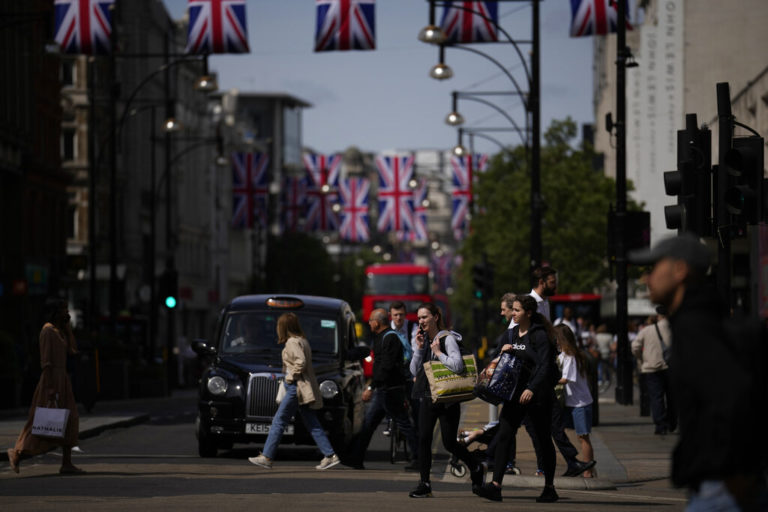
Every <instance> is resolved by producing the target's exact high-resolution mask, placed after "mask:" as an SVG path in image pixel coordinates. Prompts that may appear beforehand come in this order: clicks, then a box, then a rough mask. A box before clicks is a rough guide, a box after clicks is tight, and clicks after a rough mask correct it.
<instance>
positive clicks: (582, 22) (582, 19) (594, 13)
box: [571, 0, 632, 37]
mask: <svg viewBox="0 0 768 512" xmlns="http://www.w3.org/2000/svg"><path fill="white" fill-rule="evenodd" d="M622 1H623V2H624V3H625V5H627V0H622ZM627 7H628V5H627ZM625 12H626V13H627V19H626V20H625V23H626V27H627V30H632V25H631V24H630V23H629V9H627V10H626V11H625ZM571 16H572V17H571V37H582V36H595V35H605V34H609V33H613V32H616V27H617V25H616V22H617V20H618V19H619V5H618V0H571Z"/></svg>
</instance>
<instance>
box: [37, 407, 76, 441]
mask: <svg viewBox="0 0 768 512" xmlns="http://www.w3.org/2000/svg"><path fill="white" fill-rule="evenodd" d="M54 405H58V397H57V400H56V403H55V404H54ZM68 420H69V409H59V408H58V407H39V406H38V407H36V408H35V417H34V419H33V420H32V435H35V436H40V437H52V438H55V439H64V434H66V432H67V421H68Z"/></svg>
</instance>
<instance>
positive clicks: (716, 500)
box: [685, 480, 768, 512]
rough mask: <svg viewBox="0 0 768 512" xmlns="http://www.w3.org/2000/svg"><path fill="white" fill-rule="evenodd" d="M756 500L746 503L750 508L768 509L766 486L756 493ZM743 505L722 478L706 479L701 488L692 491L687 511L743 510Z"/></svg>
mask: <svg viewBox="0 0 768 512" xmlns="http://www.w3.org/2000/svg"><path fill="white" fill-rule="evenodd" d="M756 494H757V495H756V496H755V497H754V499H755V500H756V501H754V502H750V504H748V505H746V506H747V507H748V510H766V509H768V492H766V490H765V487H761V490H760V491H759V492H758V493H756ZM742 510H744V509H742V507H741V506H740V505H739V504H738V503H737V502H736V499H735V498H734V497H733V495H732V494H731V493H730V491H729V490H728V488H727V487H726V486H725V482H723V481H722V480H704V481H703V482H701V484H699V490H698V491H693V492H691V494H690V496H689V500H688V506H687V507H686V509H685V512H741V511H742Z"/></svg>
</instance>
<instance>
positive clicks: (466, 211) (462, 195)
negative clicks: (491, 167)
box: [451, 154, 488, 240]
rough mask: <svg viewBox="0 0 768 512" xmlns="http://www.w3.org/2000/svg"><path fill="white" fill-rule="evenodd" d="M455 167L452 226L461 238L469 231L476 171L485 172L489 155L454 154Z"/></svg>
mask: <svg viewBox="0 0 768 512" xmlns="http://www.w3.org/2000/svg"><path fill="white" fill-rule="evenodd" d="M451 166H452V167H453V187H454V188H453V215H452V216H451V228H453V235H454V237H455V238H456V240H461V239H463V238H464V235H465V234H466V232H467V227H468V226H469V223H468V222H467V219H468V218H469V216H470V214H471V211H470V204H471V202H472V181H473V174H474V173H475V172H483V171H484V170H485V169H486V167H487V166H488V155H482V154H475V155H472V158H470V157H466V156H452V157H451Z"/></svg>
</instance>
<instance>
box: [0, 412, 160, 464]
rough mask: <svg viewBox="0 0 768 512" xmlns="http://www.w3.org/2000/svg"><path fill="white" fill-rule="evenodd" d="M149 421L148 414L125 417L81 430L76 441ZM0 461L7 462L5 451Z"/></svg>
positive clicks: (2, 452)
mask: <svg viewBox="0 0 768 512" xmlns="http://www.w3.org/2000/svg"><path fill="white" fill-rule="evenodd" d="M147 421H149V414H139V415H138V416H132V417H127V418H125V419H122V420H119V421H114V422H111V423H104V424H102V425H96V426H93V427H90V428H87V429H83V430H81V431H80V432H79V433H78V439H88V438H89V437H95V436H97V435H99V434H101V433H102V432H104V431H105V430H110V429H113V428H121V427H131V426H133V425H138V424H140V423H144V422H147ZM56 449H58V447H55V448H51V450H49V451H53V450H56ZM0 461H5V462H7V461H8V453H7V452H6V451H5V450H1V451H0Z"/></svg>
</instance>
